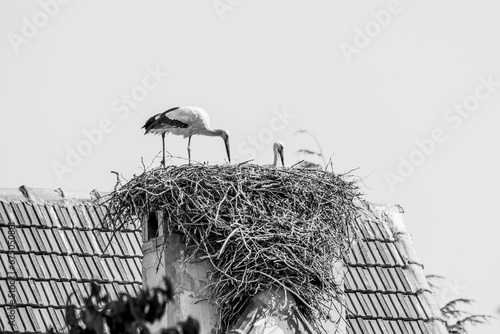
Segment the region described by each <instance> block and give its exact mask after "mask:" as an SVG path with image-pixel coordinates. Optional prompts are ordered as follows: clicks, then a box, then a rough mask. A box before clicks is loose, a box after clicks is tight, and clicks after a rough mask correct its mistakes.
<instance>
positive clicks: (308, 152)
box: [294, 129, 326, 170]
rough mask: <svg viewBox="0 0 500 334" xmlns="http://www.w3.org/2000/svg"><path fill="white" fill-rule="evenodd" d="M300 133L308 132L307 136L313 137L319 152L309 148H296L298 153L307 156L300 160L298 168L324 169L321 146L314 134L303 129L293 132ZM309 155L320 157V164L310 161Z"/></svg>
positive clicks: (324, 162) (324, 163)
mask: <svg viewBox="0 0 500 334" xmlns="http://www.w3.org/2000/svg"><path fill="white" fill-rule="evenodd" d="M301 134H308V135H309V136H311V137H312V138H313V139H314V141H315V143H316V146H318V150H319V152H316V151H313V150H310V149H300V150H297V153H298V154H300V155H304V156H306V157H307V159H304V160H303V161H302V162H300V164H299V167H300V168H304V169H317V170H323V169H325V168H326V161H325V156H324V155H323V148H322V147H321V145H320V144H319V141H318V139H317V138H316V136H314V135H313V134H312V133H311V132H309V131H307V130H304V129H301V130H297V131H296V132H295V133H294V135H301ZM310 157H319V158H321V161H322V164H319V163H317V162H313V161H310V160H309V158H310Z"/></svg>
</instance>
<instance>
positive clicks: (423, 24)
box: [0, 0, 500, 334]
mask: <svg viewBox="0 0 500 334" xmlns="http://www.w3.org/2000/svg"><path fill="white" fill-rule="evenodd" d="M499 31H500V3H498V2H497V1H493V0H490V1H487V0H475V1H452V0H446V1H439V2H437V1H429V0H427V1H410V0H401V1H394V0H393V1H356V2H354V1H342V2H340V1H336V2H334V1H314V2H313V1H309V2H306V1H290V0H286V1H285V0H281V1H242V0H215V1H214V0H204V1H129V0H120V1H96V0H92V1H91V0H86V1H78V0H73V1H67V0H65V1H63V0H59V1H56V0H41V1H40V2H36V1H21V0H16V1H2V2H1V3H0V36H1V38H0V111H1V119H0V159H1V164H0V187H2V188H17V187H19V186H21V185H26V186H28V187H36V188H50V189H54V188H62V189H64V190H70V191H90V190H92V189H95V188H96V189H99V190H111V189H112V187H113V185H114V182H115V176H114V175H113V174H111V173H110V171H112V170H114V171H118V172H120V173H122V174H123V175H124V176H125V177H131V176H132V175H133V174H134V173H140V171H141V158H143V161H144V163H145V164H146V165H149V164H151V163H153V165H157V164H159V161H160V159H161V158H155V156H156V155H157V154H158V153H160V150H161V139H160V137H158V136H153V135H147V136H144V132H143V130H141V129H140V128H141V126H142V125H143V124H144V122H145V121H146V120H147V119H148V118H149V117H150V116H151V115H153V114H155V113H159V112H162V111H164V110H166V109H168V108H171V107H174V106H183V105H194V106H199V107H202V108H204V109H205V110H206V111H207V112H208V113H209V115H210V117H211V123H212V126H213V127H214V128H227V129H229V131H230V133H231V138H230V140H231V147H232V158H233V162H242V161H245V160H249V159H254V161H255V162H256V163H259V164H267V163H271V162H272V142H274V141H276V140H280V141H282V142H283V143H284V144H285V151H286V163H287V165H291V164H293V163H295V162H297V161H298V160H300V159H301V158H302V157H300V156H297V155H296V154H295V152H296V151H297V150H298V149H301V148H307V149H311V150H317V147H316V145H315V143H314V141H313V140H312V139H311V137H309V136H307V135H294V133H295V132H296V131H297V130H299V129H306V130H308V131H310V132H311V133H313V134H314V135H315V136H316V137H317V139H318V141H319V142H320V144H321V146H322V148H323V151H324V155H325V157H326V159H327V160H329V159H331V161H332V164H333V168H334V170H335V171H336V172H345V171H348V170H351V169H354V168H358V169H357V170H356V171H355V172H354V173H355V175H358V176H359V177H363V178H364V180H363V181H364V185H363V184H361V186H362V187H363V191H364V192H365V194H366V198H367V199H368V200H370V201H372V202H375V203H396V204H400V205H401V206H402V207H403V208H404V210H405V222H406V226H407V229H408V230H409V231H410V232H411V233H412V234H413V237H414V245H415V248H416V251H417V255H418V256H419V258H420V260H421V261H422V262H424V263H425V272H426V274H439V275H443V276H445V277H447V278H448V280H449V281H450V282H451V283H449V284H448V286H447V290H446V291H447V292H446V294H445V296H444V297H449V298H458V297H466V298H472V299H475V300H476V301H477V302H478V303H477V305H476V306H475V307H474V309H473V311H474V312H476V313H488V314H497V315H499V313H498V312H499V308H500V288H499V284H498V283H499V282H500V269H499V268H500V266H499V264H500V252H499V242H498V236H499V232H500V229H499V227H498V226H499V221H498V213H497V211H498V210H497V208H496V205H498V202H499V199H500V198H499V197H500V196H499V195H498V189H499V188H500V177H499V170H500V158H499V149H498V145H499V143H500V131H498V124H499V121H500V116H499V113H498V110H499V108H500V46H499V41H500V40H499V38H498V33H499ZM186 146H187V141H186V140H184V139H183V138H178V137H173V136H168V137H167V148H168V151H169V152H170V153H171V154H172V155H174V156H181V157H186V156H187V152H186ZM191 149H192V158H193V159H194V160H198V161H210V162H213V163H224V161H225V160H224V158H225V151H224V145H223V143H222V141H221V140H220V139H219V138H206V137H194V138H193V140H192V145H191ZM180 162H181V161H179V160H174V161H171V162H170V163H180ZM499 330H500V324H499V322H498V321H496V322H493V323H492V327H481V328H475V329H474V330H472V331H471V332H472V333H478V334H479V333H480V334H485V333H490V334H493V333H499Z"/></svg>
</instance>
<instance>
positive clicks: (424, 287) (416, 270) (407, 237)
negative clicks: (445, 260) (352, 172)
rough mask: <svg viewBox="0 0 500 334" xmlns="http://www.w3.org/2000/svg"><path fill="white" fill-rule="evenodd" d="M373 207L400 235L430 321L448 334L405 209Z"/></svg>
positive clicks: (407, 260)
mask: <svg viewBox="0 0 500 334" xmlns="http://www.w3.org/2000/svg"><path fill="white" fill-rule="evenodd" d="M372 207H373V209H374V210H375V211H376V212H377V213H378V214H379V215H382V216H384V218H385V219H384V220H385V221H386V222H388V223H389V225H390V228H391V230H392V231H393V233H394V234H395V235H397V236H398V238H397V241H396V242H397V243H399V244H400V246H401V247H402V248H403V249H404V250H405V252H406V254H407V255H408V258H406V259H404V260H405V262H406V264H407V267H408V269H409V270H410V271H411V272H412V273H413V275H414V277H415V279H416V280H417V282H418V284H419V286H420V288H421V291H422V295H423V297H424V298H425V300H426V302H427V304H428V305H429V307H430V310H431V312H432V314H431V315H432V316H431V318H430V319H429V321H432V322H433V324H434V328H435V329H436V332H437V333H438V334H448V330H447V329H446V326H445V325H444V322H443V321H444V320H443V317H442V313H441V309H440V308H439V306H438V304H437V301H436V298H435V297H434V293H433V292H432V290H431V288H430V286H429V282H428V281H427V279H426V278H425V275H424V271H423V265H422V264H421V262H420V261H419V260H418V258H417V254H416V252H415V248H414V247H413V243H412V236H411V234H410V233H409V232H408V231H407V230H406V226H405V223H404V221H403V215H402V214H403V213H404V211H403V209H402V208H401V206H399V205H395V206H390V205H385V206H382V205H378V206H376V205H370V209H372Z"/></svg>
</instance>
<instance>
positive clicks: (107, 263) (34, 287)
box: [0, 187, 142, 333]
mask: <svg viewBox="0 0 500 334" xmlns="http://www.w3.org/2000/svg"><path fill="white" fill-rule="evenodd" d="M99 196H100V195H99V193H97V192H93V195H92V196H91V195H90V194H82V193H64V192H62V191H61V190H56V191H54V190H52V191H48V190H38V189H28V188H26V187H21V188H20V189H19V190H17V189H0V332H1V333H14V332H15V331H16V333H19V332H21V333H45V331H46V330H47V328H49V327H53V328H54V329H55V330H57V331H58V332H67V328H65V321H64V307H65V305H66V302H67V298H68V296H70V295H73V297H72V299H71V301H72V303H73V304H76V303H77V304H79V305H82V303H83V297H86V296H88V291H89V290H88V288H89V285H90V284H89V282H90V281H96V282H98V283H101V284H102V286H103V288H104V292H105V293H107V294H108V295H109V296H110V297H111V298H114V297H115V296H116V295H117V294H118V293H120V292H127V293H129V294H131V295H136V293H137V292H138V291H139V290H140V289H141V287H142V278H141V276H142V275H141V274H142V266H141V259H142V251H141V245H142V238H141V234H140V230H139V224H137V225H136V226H127V227H125V229H124V230H123V231H121V232H119V233H117V234H115V236H114V237H113V239H112V241H111V243H110V244H109V241H110V238H111V236H112V232H110V231H106V230H104V229H103V227H102V222H103V217H104V214H105V212H104V211H103V209H102V208H101V207H99V206H95V205H93V204H92V203H93V201H94V200H95V199H96V197H99ZM13 239H14V240H15V244H14V243H9V240H13ZM108 244H109V245H108ZM9 246H10V247H11V248H10V249H9ZM11 265H12V266H11ZM9 291H10V292H14V294H15V298H14V297H13V296H12V294H11V293H9ZM9 316H11V319H13V320H14V326H12V325H11V324H9V321H8V319H9Z"/></svg>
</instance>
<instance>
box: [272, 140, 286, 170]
mask: <svg viewBox="0 0 500 334" xmlns="http://www.w3.org/2000/svg"><path fill="white" fill-rule="evenodd" d="M273 151H274V161H273V166H274V167H276V166H277V165H278V155H279V157H280V161H281V165H282V166H283V167H285V152H284V146H283V143H282V142H280V141H278V142H276V143H274V145H273Z"/></svg>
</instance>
